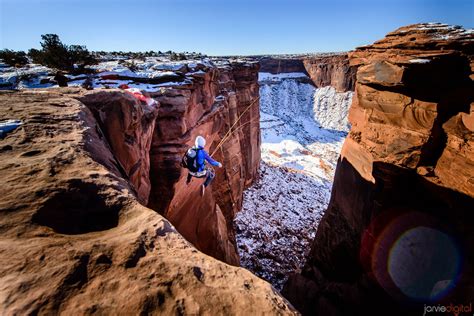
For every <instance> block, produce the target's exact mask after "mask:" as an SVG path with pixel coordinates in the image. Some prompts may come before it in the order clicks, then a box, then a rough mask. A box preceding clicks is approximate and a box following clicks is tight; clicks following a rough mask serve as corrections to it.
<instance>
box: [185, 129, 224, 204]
mask: <svg viewBox="0 0 474 316" xmlns="http://www.w3.org/2000/svg"><path fill="white" fill-rule="evenodd" d="M204 146H206V140H205V139H204V137H202V136H197V137H196V140H195V141H194V147H191V148H189V149H188V150H187V151H186V154H184V156H183V159H182V162H181V163H182V165H183V167H185V168H187V169H188V177H187V179H186V184H189V183H190V182H191V179H192V177H196V178H204V177H206V180H205V181H204V183H203V184H202V185H201V196H203V195H204V191H205V190H206V187H207V186H208V185H209V184H210V183H211V181H212V179H214V177H215V173H214V169H213V168H212V167H210V166H208V165H206V162H208V163H209V164H210V165H212V166H216V167H219V168H222V164H221V163H220V162H218V161H216V160H214V159H212V157H211V156H209V154H208V153H207V151H206V150H205V149H204Z"/></svg>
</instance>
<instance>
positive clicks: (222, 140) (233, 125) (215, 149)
mask: <svg viewBox="0 0 474 316" xmlns="http://www.w3.org/2000/svg"><path fill="white" fill-rule="evenodd" d="M259 99H260V97H257V98H255V100H253V101H252V102H251V103H250V105H249V106H247V107H246V108H245V110H244V111H243V112H242V113H241V114H240V115H239V116H238V117H237V120H236V121H235V122H234V124H232V126H231V127H230V128H229V130H228V131H227V133H225V134H224V137H222V139H221V141H220V142H219V144H217V147H216V148H214V151H213V152H212V154H211V157H212V156H214V154H215V153H216V152H217V150H218V149H219V148H220V147H221V146H222V145H223V144H224V143H225V142H226V141H227V139H228V138H229V137H230V136H231V135H232V134H233V133H234V132H236V131H237V130H239V128H241V127H242V126H243V125H245V124H248V123H250V122H251V121H252V120H250V121H248V122H246V123H244V124H242V125H241V126H238V127H237V128H235V129H234V130H232V129H233V128H234V127H235V125H237V123H238V122H239V121H240V119H241V118H242V116H244V114H245V113H247V111H248V110H250V108H251V107H252V105H254V104H255V102H257V101H258V100H259Z"/></svg>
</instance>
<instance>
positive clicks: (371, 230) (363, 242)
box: [284, 24, 474, 315]
mask: <svg viewBox="0 0 474 316" xmlns="http://www.w3.org/2000/svg"><path fill="white" fill-rule="evenodd" d="M473 40H474V35H473V33H472V30H471V31H465V30H463V29H461V28H459V27H450V26H446V25H440V24H418V25H412V26H408V27H403V28H400V29H398V30H396V31H395V32H392V33H390V34H388V35H387V36H386V37H385V38H384V39H382V40H380V41H378V42H376V43H374V44H373V45H369V46H364V47H360V48H358V49H356V50H355V51H354V52H352V53H350V54H349V58H350V65H351V66H356V67H358V72H357V82H356V87H355V92H356V95H355V96H354V98H353V103H352V106H351V111H350V122H351V124H352V129H351V132H350V134H349V135H348V138H347V139H346V141H345V143H344V147H343V149H342V152H341V157H340V160H339V163H338V166H337V170H336V175H335V179H334V185H333V189H332V197H331V201H330V204H329V207H328V209H327V211H326V214H325V215H324V217H323V219H322V222H321V223H320V225H319V227H318V232H317V235H316V238H315V240H314V242H313V245H312V250H311V253H310V254H309V256H308V261H307V263H306V265H305V267H304V269H303V271H302V272H301V274H296V275H293V276H291V277H290V279H289V281H288V283H287V284H286V286H285V289H284V295H285V296H286V297H287V298H289V300H290V301H291V302H292V303H293V304H294V305H295V306H296V307H297V308H298V309H299V310H300V311H301V312H303V314H311V315H314V314H317V315H345V314H357V315H367V314H374V315H379V314H384V315H401V314H403V315H411V314H413V315H420V314H422V313H423V306H424V305H423V304H431V305H436V304H445V305H449V303H452V304H469V302H470V301H471V300H472V298H473V297H474V284H473V282H472V280H473V275H474V256H473V253H472V249H473V247H474V239H473V234H472V232H473V231H474V215H473V213H472V210H473V209H474V178H473V175H474V151H473V148H474V133H473V132H474V126H473V125H474V124H473V122H474V103H473V101H474V89H473V82H472V80H473V78H474V76H473V70H474V62H473V60H474V41H473Z"/></svg>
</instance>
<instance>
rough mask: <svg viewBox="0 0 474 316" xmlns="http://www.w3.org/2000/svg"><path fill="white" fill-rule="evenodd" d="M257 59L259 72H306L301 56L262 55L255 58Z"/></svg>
mask: <svg viewBox="0 0 474 316" xmlns="http://www.w3.org/2000/svg"><path fill="white" fill-rule="evenodd" d="M257 60H258V61H259V63H260V71H261V72H269V73H272V74H278V73H284V72H302V73H306V69H305V66H304V64H303V57H287V58H285V57H281V58H279V57H262V58H257Z"/></svg>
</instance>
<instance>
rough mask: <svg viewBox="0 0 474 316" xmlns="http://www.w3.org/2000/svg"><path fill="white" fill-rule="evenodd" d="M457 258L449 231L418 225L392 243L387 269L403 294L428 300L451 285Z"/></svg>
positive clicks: (444, 291) (457, 270)
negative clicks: (447, 232)
mask: <svg viewBox="0 0 474 316" xmlns="http://www.w3.org/2000/svg"><path fill="white" fill-rule="evenodd" d="M459 259H460V254H459V251H458V248H457V247H456V244H455V243H454V241H453V240H452V238H451V237H450V236H449V235H447V234H445V233H443V232H441V231H439V230H437V229H434V228H430V227H424V226H419V227H415V228H412V229H409V230H407V231H406V232H404V233H403V234H402V235H401V236H400V237H399V238H398V240H397V241H396V242H395V243H394V244H393V246H392V248H391V250H390V253H389V257H388V273H389V275H390V277H391V278H392V280H393V282H394V283H395V285H396V286H397V287H398V288H399V289H400V291H402V293H403V294H405V295H406V296H408V297H410V298H412V299H415V300H420V301H425V300H430V301H432V300H436V299H438V298H440V297H441V296H443V294H445V293H447V292H449V290H451V289H452V288H453V286H454V283H455V280H456V278H457V275H458V273H459V263H460V260H459Z"/></svg>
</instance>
